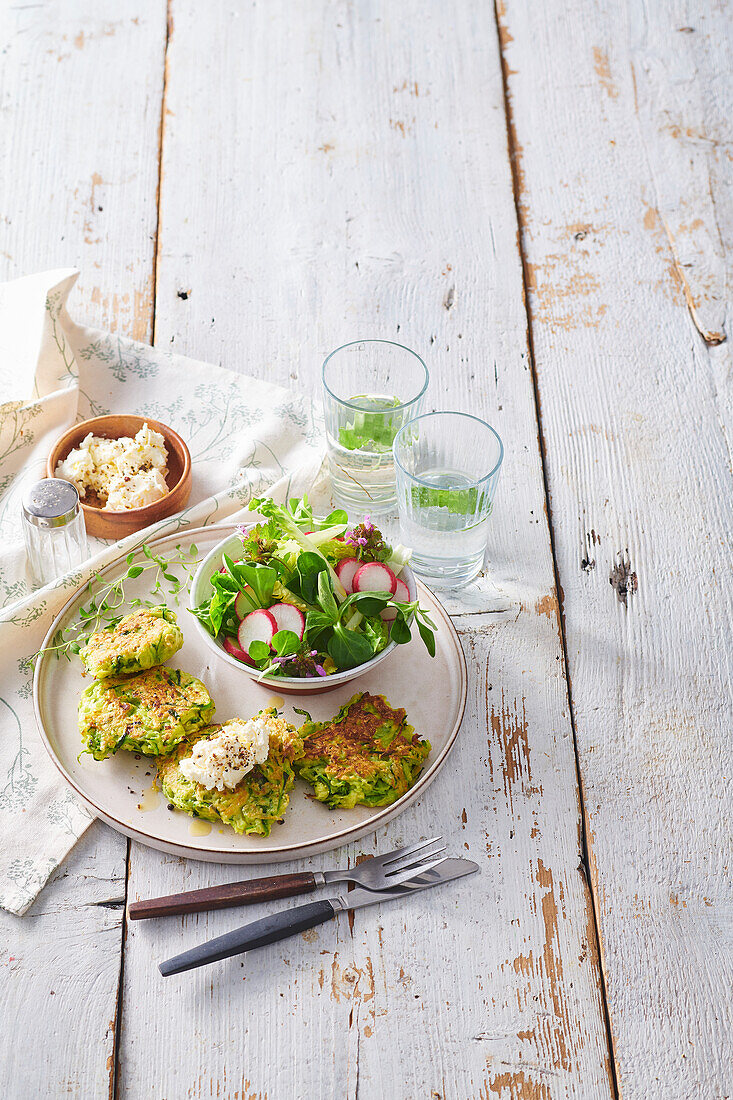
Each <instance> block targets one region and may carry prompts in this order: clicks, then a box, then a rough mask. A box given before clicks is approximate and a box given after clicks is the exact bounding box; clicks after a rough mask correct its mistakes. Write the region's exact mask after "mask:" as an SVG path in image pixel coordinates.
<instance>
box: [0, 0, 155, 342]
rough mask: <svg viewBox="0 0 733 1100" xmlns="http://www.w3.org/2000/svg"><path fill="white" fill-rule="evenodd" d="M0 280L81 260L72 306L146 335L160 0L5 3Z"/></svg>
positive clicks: (0, 77) (93, 319) (97, 320)
mask: <svg viewBox="0 0 733 1100" xmlns="http://www.w3.org/2000/svg"><path fill="white" fill-rule="evenodd" d="M2 28H3V32H2V33H3V39H4V42H5V46H6V49H5V52H4V55H3V66H2V72H0V88H1V89H2V97H3V116H2V132H3V141H4V147H5V149H6V151H7V153H8V158H7V159H8V163H7V170H6V173H5V177H4V180H3V193H2V200H0V201H1V203H2V221H1V222H0V272H1V277H2V278H3V279H12V278H15V277H16V276H19V275H27V274H30V273H31V272H34V271H42V270H43V269H44V268H54V267H69V266H70V265H77V266H78V267H79V268H80V270H81V275H80V278H79V282H78V283H77V287H76V289H75V295H76V296H75V299H74V302H73V308H74V309H75V310H76V311H77V313H78V315H79V316H80V317H81V318H83V319H84V320H87V321H88V322H89V323H92V324H98V325H100V326H101V327H104V328H106V329H109V330H111V331H119V332H123V333H125V334H126V335H129V336H133V337H134V338H135V339H138V340H146V339H149V338H150V336H151V333H152V285H153V284H152V279H153V263H152V259H153V254H154V247H155V231H156V222H157V210H156V196H157V183H158V144H159V127H160V112H161V94H162V83H163V53H164V48H165V0H156V2H155V3H153V4H149V3H148V4H146V3H140V2H139V0H138V2H136V0H122V2H120V3H111V2H110V0H99V2H89V0H76V2H74V3H72V4H69V3H59V2H58V0H56V2H53V3H51V4H44V5H37V4H25V5H24V4H13V3H11V2H10V0H3V3H2Z"/></svg>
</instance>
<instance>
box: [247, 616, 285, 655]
mask: <svg viewBox="0 0 733 1100" xmlns="http://www.w3.org/2000/svg"><path fill="white" fill-rule="evenodd" d="M275 634H277V623H276V622H275V618H274V616H273V615H271V614H270V612H269V611H250V613H249V615H247V617H246V618H245V619H242V621H241V623H240V624H239V633H238V634H237V641H238V642H239V647H240V649H243V650H244V652H245V653H247V654H248V653H249V647H250V646H251V645H252V642H254V641H258V642H266V643H267V645H271V644H272V639H273V637H274V635H275Z"/></svg>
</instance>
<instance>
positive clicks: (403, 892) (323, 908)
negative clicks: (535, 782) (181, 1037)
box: [159, 859, 478, 977]
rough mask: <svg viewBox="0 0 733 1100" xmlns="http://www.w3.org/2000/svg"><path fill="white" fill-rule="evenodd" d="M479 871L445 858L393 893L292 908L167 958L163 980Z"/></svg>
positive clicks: (358, 894)
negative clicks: (343, 914) (347, 913)
mask: <svg viewBox="0 0 733 1100" xmlns="http://www.w3.org/2000/svg"><path fill="white" fill-rule="evenodd" d="M476 871H478V864H477V863H474V862H473V861H472V860H470V859H444V860H442V861H441V862H440V863H439V864H438V866H437V867H433V868H432V869H431V870H430V871H426V872H424V873H423V874H422V875H418V876H417V877H416V878H415V879H413V880H412V881H411V882H409V883H405V884H404V885H402V886H393V887H391V888H390V889H389V890H364V889H363V888H362V887H357V888H356V889H355V890H350V891H344V892H343V893H342V894H340V895H338V896H337V897H334V898H329V899H324V900H323V901H314V902H312V903H311V904H310V905H296V906H295V907H294V908H292V909H285V910H284V911H282V912H280V913H274V914H272V915H271V916H269V917H262V919H261V920H256V921H252V922H251V923H250V924H245V925H242V927H241V928H236V929H235V930H234V931H233V932H227V933H225V934H224V935H223V936H216V937H215V938H214V939H212V940H207V941H206V942H205V943H201V944H198V946H196V947H192V948H191V949H190V950H189V951H183V952H182V953H181V954H180V955H174V956H173V957H172V958H170V959H166V960H165V961H164V962H162V963H160V966H159V969H160V972H161V974H162V975H163V977H168V975H170V974H180V973H182V972H183V971H184V970H194V969H195V968H196V967H199V966H206V965H207V963H212V962H219V961H220V960H221V959H228V958H231V956H232V955H241V954H243V953H244V952H245V951H253V950H254V949H255V948H256V947H264V946H265V945H266V944H269V943H277V941H278V940H284V939H287V938H288V937H289V936H294V935H295V934H296V933H297V932H305V931H306V930H307V929H308V928H315V927H316V926H317V925H319V924H324V923H325V922H326V921H329V920H332V919H333V917H335V916H336V914H337V913H339V912H344V911H346V910H347V909H359V908H361V906H363V905H375V904H377V903H378V902H380V901H396V900H397V899H399V898H405V897H409V895H410V894H414V893H416V892H417V891H419V890H429V889H430V888H431V887H432V886H441V885H442V884H443V883H446V882H452V881H453V880H454V879H458V878H463V877H464V876H465V875H472V874H474V873H475V872H476Z"/></svg>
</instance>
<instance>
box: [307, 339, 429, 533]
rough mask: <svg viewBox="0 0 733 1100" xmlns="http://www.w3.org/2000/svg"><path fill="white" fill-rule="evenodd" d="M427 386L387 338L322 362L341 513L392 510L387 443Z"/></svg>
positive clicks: (416, 365)
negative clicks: (344, 510)
mask: <svg viewBox="0 0 733 1100" xmlns="http://www.w3.org/2000/svg"><path fill="white" fill-rule="evenodd" d="M427 385H428V369H427V367H426V366H425V364H424V363H423V361H422V359H421V358H420V356H419V355H416V354H415V352H414V351H410V349H409V348H405V347H403V346H402V344H395V343H393V342H392V341H391V340H355V341H354V342H353V343H351V344H344V345H343V347H340V348H337V349H336V351H332V352H331V354H330V355H329V356H328V358H327V359H326V361H325V362H324V364H323V408H324V412H325V414H326V440H327V445H328V465H329V471H330V474H331V485H332V488H333V495H334V497H335V499H336V501H337V502H338V503H339V504H341V505H342V506H343V507H344V508H346V510H347V511H352V512H354V513H358V512H364V511H367V512H369V513H371V514H373V515H379V514H380V513H382V512H388V511H390V510H391V509H393V508H394V507H395V503H396V496H395V476H394V458H393V455H392V443H393V441H394V437H395V436H396V434H397V432H398V431H399V430H400V428H401V427H402V425H403V424H406V423H407V421H408V420H412V418H413V417H415V416H417V414H418V413H419V411H420V406H421V404H422V399H423V394H424V393H425V390H426V389H427Z"/></svg>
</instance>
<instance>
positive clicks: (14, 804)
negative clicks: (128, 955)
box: [0, 270, 324, 914]
mask: <svg viewBox="0 0 733 1100" xmlns="http://www.w3.org/2000/svg"><path fill="white" fill-rule="evenodd" d="M77 275H78V272H76V271H74V270H61V271H49V272H44V273H42V274H39V275H32V276H28V277H27V278H23V279H17V280H15V281H13V282H10V283H6V284H4V285H2V286H0V835H2V837H3V843H2V845H1V846H0V906H2V907H3V908H4V909H8V910H9V911H10V912H12V913H17V914H22V913H23V912H25V910H26V909H27V908H28V906H29V905H30V904H31V902H32V901H33V900H34V898H35V897H36V896H37V895H38V893H39V891H40V890H41V889H42V888H43V886H44V884H45V883H46V881H47V880H48V877H49V875H50V874H51V872H52V871H53V870H54V868H55V867H56V866H57V865H58V864H59V863H60V862H61V860H63V858H64V857H65V856H66V854H67V853H68V851H69V850H70V849H71V847H72V846H73V845H74V843H75V842H76V840H77V839H78V838H79V837H80V836H81V834H82V833H83V832H84V830H85V829H86V828H87V827H88V825H89V824H90V822H91V821H92V820H93V818H92V816H91V815H90V813H89V812H88V811H87V810H86V808H85V807H84V806H82V805H81V804H80V803H79V802H78V800H77V799H76V797H75V796H74V795H73V794H72V792H71V791H70V790H69V789H68V788H67V787H66V785H65V784H64V782H63V780H62V778H61V777H60V775H59V774H58V772H57V771H56V768H55V767H54V765H53V764H52V762H51V760H50V759H49V757H48V756H47V753H46V750H45V748H44V747H43V744H42V742H41V740H40V737H39V734H38V731H37V728H36V721H35V716H34V711H33V697H32V680H33V665H32V660H31V658H32V655H33V654H34V653H36V652H37V650H38V649H39V647H40V646H41V644H42V642H43V638H44V636H45V634H46V632H47V630H48V628H49V626H50V624H51V622H52V620H53V618H54V616H55V615H56V614H57V612H58V611H59V610H60V608H61V607H62V606H63V604H64V603H65V602H66V600H67V599H68V598H69V596H70V595H71V593H72V591H73V590H74V589H75V588H76V587H78V586H79V585H80V584H82V583H85V582H86V580H88V578H89V577H90V576H91V575H92V574H93V573H94V572H95V571H96V570H97V569H99V568H100V567H101V566H103V565H105V564H106V563H107V562H108V561H110V560H112V559H114V558H115V557H117V556H119V555H120V554H121V553H126V552H129V550H131V549H132V548H133V547H135V546H137V545H139V544H140V543H141V542H143V541H146V540H148V539H150V538H151V537H155V536H156V535H158V534H163V533H165V532H166V531H167V530H175V529H178V528H180V527H198V526H201V525H204V524H210V523H219V522H222V521H224V520H226V519H230V518H232V517H235V516H237V514H238V513H240V512H242V511H243V509H244V508H245V506H246V504H247V502H248V501H249V500H250V498H251V497H253V496H257V495H259V494H262V493H264V492H267V493H268V494H270V495H272V496H274V497H275V498H276V499H278V500H283V499H285V498H286V497H288V496H300V495H302V493H303V492H310V493H311V495H312V493H313V490H314V487H317V486H318V485H321V486H322V485H323V479H322V477H321V476H320V474H321V468H322V460H323V453H322V446H323V438H324V435H323V425H322V423H321V422H320V421H319V419H318V418H317V417H316V416H314V413H313V409H312V407H311V404H310V402H307V401H305V400H304V399H303V398H301V397H299V396H297V395H295V394H293V393H291V392H289V391H288V390H285V389H282V388H281V387H279V386H275V385H272V384H270V383H269V382H262V381H260V380H259V379H256V378H250V377H246V376H244V375H240V374H234V373H233V372H231V371H228V370H225V369H223V368H221V367H218V366H213V365H212V364H210V363H202V362H198V361H196V360H193V359H187V358H185V357H183V356H181V355H174V354H172V353H171V352H168V351H164V350H161V349H159V348H152V347H149V346H147V345H145V344H140V343H137V342H135V341H133V340H126V339H124V338H122V337H120V336H118V335H116V334H111V333H107V332H101V331H98V330H96V329H90V328H85V327H84V326H82V325H78V324H75V323H74V322H73V321H72V320H71V318H70V317H69V314H68V313H67V310H66V300H67V297H68V295H69V292H70V290H71V288H72V287H73V285H74V283H75V281H76V278H77ZM108 412H117V413H126V412H129V413H137V414H138V415H141V416H146V415H147V416H150V417H151V418H153V419H155V420H161V421H163V422H164V423H166V424H169V425H170V426H171V427H173V428H175V429H176V431H178V432H179V433H180V435H181V436H182V437H183V438H184V439H185V440H186V442H187V444H188V447H189V450H190V452H191V459H192V467H193V490H192V493H191V500H190V503H189V505H188V507H187V508H186V509H185V510H184V511H183V512H181V513H179V514H178V515H177V516H175V517H172V518H171V519H167V520H162V521H161V522H160V523H158V524H155V525H154V526H152V527H149V528H147V529H146V530H145V532H141V533H138V534H135V535H131V536H129V537H128V538H126V539H123V540H121V541H120V542H114V543H113V542H105V541H103V540H101V539H90V552H91V554H92V557H91V558H90V560H89V562H88V564H86V565H85V566H84V567H83V568H82V569H81V570H77V571H76V572H75V573H73V574H68V575H66V576H65V577H60V578H58V580H57V581H55V582H54V583H53V584H51V585H47V586H46V587H44V588H41V589H39V590H37V591H34V590H33V584H32V580H31V576H30V573H29V571H28V569H27V563H26V555H25V550H24V548H23V541H22V529H21V498H22V494H23V491H24V489H25V487H26V486H27V485H28V484H29V483H32V482H33V481H35V480H37V479H38V478H41V477H44V476H45V464H46V458H47V456H48V453H49V451H50V450H51V447H52V446H53V444H54V442H55V441H56V439H57V438H58V437H59V435H60V434H61V433H62V432H63V431H65V430H66V428H68V427H69V426H70V425H71V424H73V423H74V422H75V420H82V419H86V418H87V417H90V416H101V415H103V414H105V413H108ZM316 491H317V488H316Z"/></svg>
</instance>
